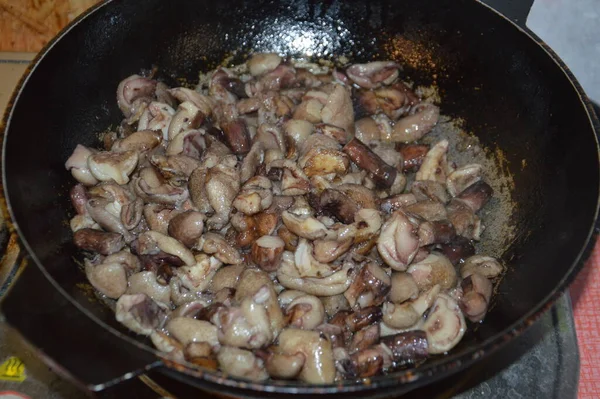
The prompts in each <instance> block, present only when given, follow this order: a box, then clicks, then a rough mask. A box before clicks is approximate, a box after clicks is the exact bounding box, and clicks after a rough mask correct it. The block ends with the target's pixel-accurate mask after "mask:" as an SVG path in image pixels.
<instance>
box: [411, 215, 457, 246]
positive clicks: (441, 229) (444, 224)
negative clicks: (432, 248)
mask: <svg viewBox="0 0 600 399" xmlns="http://www.w3.org/2000/svg"><path fill="white" fill-rule="evenodd" d="M455 236H456V230H455V229H454V226H453V225H452V224H451V223H450V222H448V221H437V222H423V223H421V224H420V225H419V243H420V245H421V246H426V245H432V244H448V243H450V242H452V240H453V239H454V237H455Z"/></svg>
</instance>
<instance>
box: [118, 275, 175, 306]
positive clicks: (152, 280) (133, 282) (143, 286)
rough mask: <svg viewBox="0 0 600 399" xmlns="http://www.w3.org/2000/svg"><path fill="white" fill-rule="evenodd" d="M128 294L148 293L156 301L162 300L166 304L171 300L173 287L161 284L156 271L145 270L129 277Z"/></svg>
mask: <svg viewBox="0 0 600 399" xmlns="http://www.w3.org/2000/svg"><path fill="white" fill-rule="evenodd" d="M127 294H129V295H133V294H146V295H147V296H149V297H150V298H151V299H152V300H154V301H156V302H162V303H163V304H165V305H166V306H167V305H169V304H170V302H171V288H170V287H169V286H168V285H163V284H160V283H159V282H158V280H157V276H156V273H155V272H152V271H143V272H139V273H135V274H132V275H131V276H130V277H129V288H127Z"/></svg>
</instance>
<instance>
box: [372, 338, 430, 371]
mask: <svg viewBox="0 0 600 399" xmlns="http://www.w3.org/2000/svg"><path fill="white" fill-rule="evenodd" d="M381 345H382V346H386V347H387V348H388V349H389V350H390V352H391V353H392V359H393V361H394V366H395V367H400V366H405V365H407V364H418V363H420V362H421V361H423V360H425V359H427V357H428V354H429V350H428V349H429V344H428V342H427V335H426V333H425V332H424V331H419V330H414V331H407V332H403V333H400V334H396V335H392V336H388V337H385V338H382V339H381Z"/></svg>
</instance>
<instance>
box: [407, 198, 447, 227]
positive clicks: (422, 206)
mask: <svg viewBox="0 0 600 399" xmlns="http://www.w3.org/2000/svg"><path fill="white" fill-rule="evenodd" d="M404 210H405V211H406V212H409V213H412V214H413V215H417V216H420V217H422V218H423V219H425V220H428V221H430V222H437V221H441V220H446V219H448V213H447V212H446V207H445V206H444V204H442V203H441V202H438V201H419V202H416V203H414V204H410V205H407V206H405V207H404Z"/></svg>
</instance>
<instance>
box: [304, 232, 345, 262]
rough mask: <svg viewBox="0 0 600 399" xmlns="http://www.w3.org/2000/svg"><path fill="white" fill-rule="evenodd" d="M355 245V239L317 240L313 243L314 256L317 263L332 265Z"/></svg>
mask: <svg viewBox="0 0 600 399" xmlns="http://www.w3.org/2000/svg"><path fill="white" fill-rule="evenodd" d="M353 243H354V238H353V237H347V238H341V239H340V238H338V239H333V240H326V239H321V240H315V241H314V242H313V245H314V250H313V256H314V258H315V259H316V260H317V262H321V263H331V262H333V261H335V260H336V259H338V258H339V257H340V256H342V255H343V254H345V253H346V252H347V251H348V250H349V249H350V247H351V246H352V244H353Z"/></svg>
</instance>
